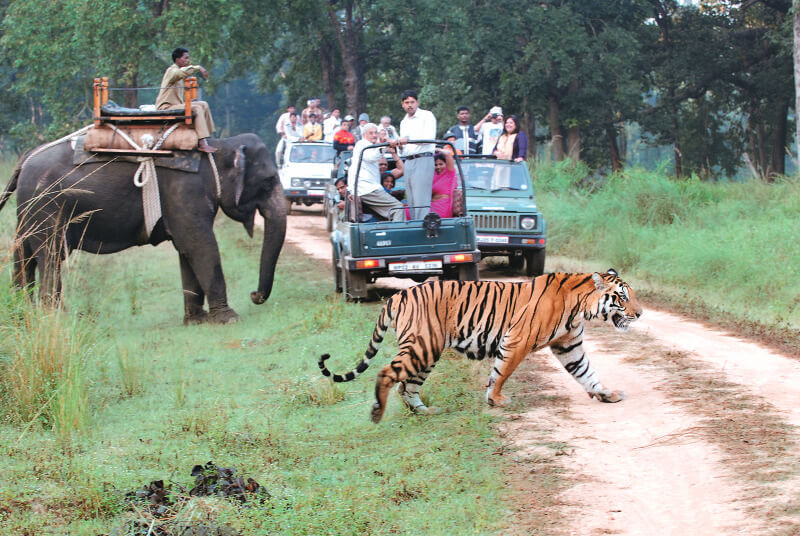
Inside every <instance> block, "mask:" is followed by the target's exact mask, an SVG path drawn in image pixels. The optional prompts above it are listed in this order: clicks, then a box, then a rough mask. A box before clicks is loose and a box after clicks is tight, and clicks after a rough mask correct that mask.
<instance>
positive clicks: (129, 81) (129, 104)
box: [123, 71, 139, 108]
mask: <svg viewBox="0 0 800 536" xmlns="http://www.w3.org/2000/svg"><path fill="white" fill-rule="evenodd" d="M137 80H138V77H137V76H136V71H128V72H127V73H126V74H125V85H126V87H129V88H135V87H138V84H137V82H136V81H137ZM123 102H124V105H125V107H126V108H138V107H139V93H138V92H137V91H125V96H124V97H123Z"/></svg>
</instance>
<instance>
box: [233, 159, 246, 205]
mask: <svg viewBox="0 0 800 536" xmlns="http://www.w3.org/2000/svg"><path fill="white" fill-rule="evenodd" d="M246 150H247V147H246V146H245V145H240V146H239V148H238V149H236V155H235V156H234V157H233V168H234V170H236V175H235V177H234V179H233V203H234V205H235V206H237V207H238V206H239V199H241V197H242V192H243V191H244V178H245V175H247V157H246V156H245V151H246Z"/></svg>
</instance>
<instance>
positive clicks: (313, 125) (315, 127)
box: [303, 112, 322, 141]
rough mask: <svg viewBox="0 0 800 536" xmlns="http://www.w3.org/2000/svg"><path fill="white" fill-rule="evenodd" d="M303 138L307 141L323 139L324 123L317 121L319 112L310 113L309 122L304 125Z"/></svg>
mask: <svg viewBox="0 0 800 536" xmlns="http://www.w3.org/2000/svg"><path fill="white" fill-rule="evenodd" d="M303 139H304V140H305V141H322V123H317V114H316V113H315V112H311V113H310V114H308V123H306V124H305V126H304V127H303Z"/></svg>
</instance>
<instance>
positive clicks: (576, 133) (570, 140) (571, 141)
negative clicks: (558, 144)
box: [567, 125, 581, 161]
mask: <svg viewBox="0 0 800 536" xmlns="http://www.w3.org/2000/svg"><path fill="white" fill-rule="evenodd" d="M567 156H568V157H569V158H570V159H571V160H575V161H578V160H580V159H581V131H580V128H579V127H578V126H577V125H575V126H574V127H569V128H568V129H567Z"/></svg>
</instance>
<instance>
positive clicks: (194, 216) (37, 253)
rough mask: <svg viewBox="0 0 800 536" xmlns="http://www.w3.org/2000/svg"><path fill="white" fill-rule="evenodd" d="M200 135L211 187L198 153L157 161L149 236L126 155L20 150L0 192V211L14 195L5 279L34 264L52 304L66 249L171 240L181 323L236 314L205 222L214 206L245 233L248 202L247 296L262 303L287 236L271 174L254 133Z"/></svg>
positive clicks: (100, 249)
mask: <svg viewBox="0 0 800 536" xmlns="http://www.w3.org/2000/svg"><path fill="white" fill-rule="evenodd" d="M209 141H210V143H211V144H212V145H214V146H215V147H216V148H217V151H216V153H214V155H213V158H214V161H215V163H216V167H217V169H218V172H219V195H218V185H217V183H216V180H215V176H214V172H213V170H212V166H211V162H210V161H209V160H208V158H207V157H206V155H205V154H203V155H202V157H200V158H199V159H198V157H197V156H194V166H195V167H196V169H197V171H196V172H189V171H186V170H182V169H169V168H162V167H158V168H156V169H157V181H158V193H159V196H160V199H161V213H162V217H161V218H160V219H158V221H157V222H156V223H155V226H154V227H153V229H152V232H151V233H150V235H149V236H148V233H147V230H146V227H145V217H144V215H143V201H142V191H141V189H139V188H138V187H137V186H135V185H134V183H133V177H134V175H135V173H136V171H137V169H138V167H139V164H138V163H136V161H135V159H131V160H130V161H122V159H121V158H120V157H117V158H110V159H109V158H106V161H100V162H98V161H94V162H92V161H91V159H90V160H88V161H87V162H86V163H82V162H83V161H81V163H79V164H78V165H75V164H73V158H74V155H75V149H74V148H73V146H72V144H71V143H70V140H66V139H65V141H63V142H61V143H55V144H49V145H50V146H43V147H44V148H43V149H42V150H34V151H32V152H29V153H28V154H27V155H25V156H23V157H22V158H21V159H20V161H19V163H18V164H17V166H16V168H15V170H14V172H13V174H12V177H11V180H10V181H9V183H8V184H7V185H6V187H5V189H4V191H3V193H2V194H0V210H1V209H2V208H3V205H5V203H6V201H7V200H8V198H9V197H10V196H11V195H12V193H13V192H14V191H16V194H17V221H18V225H17V231H16V232H17V235H16V239H15V241H14V266H13V280H14V283H15V284H16V285H18V286H20V287H24V288H31V285H32V284H33V283H34V282H35V275H36V274H35V271H36V269H37V267H38V270H39V278H40V281H39V298H40V302H43V303H49V304H58V303H59V301H60V295H61V266H62V263H63V261H64V259H65V258H66V255H67V254H68V253H69V252H70V251H72V250H73V249H80V250H83V251H88V252H92V253H98V254H106V253H115V252H118V251H121V250H123V249H127V248H129V247H132V246H141V245H144V244H152V245H156V244H159V243H160V242H163V241H165V240H171V241H172V244H173V246H174V247H175V249H176V250H177V251H178V256H179V260H180V271H181V280H182V285H183V298H184V324H195V323H202V322H206V321H207V322H213V323H228V322H233V321H236V320H238V318H239V315H238V314H237V313H236V312H235V311H234V310H233V309H232V308H230V307H229V306H228V298H227V292H226V289H225V278H224V276H223V273H222V265H221V262H220V254H219V248H218V246H217V240H216V237H215V236H214V231H213V225H214V217H215V216H216V214H217V211H218V209H219V208H222V211H223V212H224V213H225V214H226V215H227V216H228V217H230V218H231V219H233V220H236V221H239V222H241V223H242V224H243V225H244V227H245V229H246V230H247V233H248V234H249V235H250V236H251V237H252V236H253V225H254V219H255V214H256V211H258V212H259V213H260V214H261V216H262V217H263V218H264V240H263V245H262V249H261V260H260V266H259V281H258V288H257V290H255V291H254V292H252V293H251V294H250V298H251V300H252V301H253V303H256V304H261V303H264V302H265V301H266V300H267V298H268V297H269V295H270V292H271V291H272V284H273V279H274V276H275V266H276V264H277V262H278V255H279V254H280V251H281V248H282V246H283V241H284V238H285V235H286V201H285V199H284V195H283V188H282V187H281V183H280V180H279V179H278V173H277V171H276V168H275V165H274V163H273V162H272V157H271V155H270V151H268V150H267V147H266V146H265V145H264V143H263V142H262V141H261V139H260V138H259V137H258V136H257V135H255V134H241V135H238V136H234V137H231V138H222V139H214V140H209ZM73 143H74V140H73ZM87 154H90V153H87ZM192 154H195V155H196V154H197V153H196V152H193V153H187V158H188V157H189V156H192ZM95 156H96V155H95ZM95 160H96V158H95ZM206 302H207V304H208V311H206V310H205V309H204V305H205V303H206Z"/></svg>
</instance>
